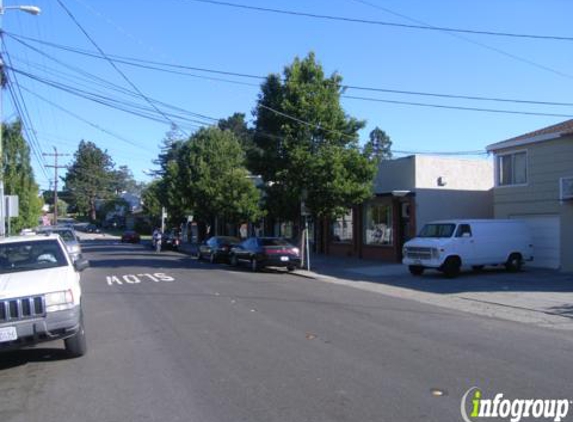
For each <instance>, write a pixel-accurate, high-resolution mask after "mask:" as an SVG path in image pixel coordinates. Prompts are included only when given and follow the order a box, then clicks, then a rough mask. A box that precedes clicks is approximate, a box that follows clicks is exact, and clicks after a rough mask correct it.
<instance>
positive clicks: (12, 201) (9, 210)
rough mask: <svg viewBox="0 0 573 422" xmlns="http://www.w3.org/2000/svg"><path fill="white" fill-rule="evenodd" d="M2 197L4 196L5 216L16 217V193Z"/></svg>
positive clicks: (17, 205) (17, 203) (17, 204)
mask: <svg viewBox="0 0 573 422" xmlns="http://www.w3.org/2000/svg"><path fill="white" fill-rule="evenodd" d="M4 198H6V217H7V218H10V217H18V211H19V202H18V195H5V196H4Z"/></svg>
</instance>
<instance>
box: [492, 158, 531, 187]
mask: <svg viewBox="0 0 573 422" xmlns="http://www.w3.org/2000/svg"><path fill="white" fill-rule="evenodd" d="M497 182H498V183H497V184H498V185H499V186H511V185H524V184H526V183H527V154H526V152H525V151H522V152H516V153H514V154H504V155H500V156H499V157H498V180H497Z"/></svg>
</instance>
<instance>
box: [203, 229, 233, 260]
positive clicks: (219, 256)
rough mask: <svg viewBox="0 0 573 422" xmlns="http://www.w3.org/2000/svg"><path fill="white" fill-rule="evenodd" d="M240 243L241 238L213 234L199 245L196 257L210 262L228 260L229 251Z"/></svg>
mask: <svg viewBox="0 0 573 422" xmlns="http://www.w3.org/2000/svg"><path fill="white" fill-rule="evenodd" d="M239 243H241V240H240V239H238V238H236V237H231V236H213V237H211V238H210V239H209V240H207V241H205V242H203V243H202V244H201V245H199V252H198V258H199V259H207V260H209V262H211V263H213V264H214V263H215V262H218V261H226V262H229V252H231V249H232V248H233V247H234V246H236V245H238V244H239Z"/></svg>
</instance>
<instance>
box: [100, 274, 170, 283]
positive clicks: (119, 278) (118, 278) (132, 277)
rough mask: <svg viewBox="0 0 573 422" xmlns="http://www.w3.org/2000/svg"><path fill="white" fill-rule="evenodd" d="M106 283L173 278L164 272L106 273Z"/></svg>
mask: <svg viewBox="0 0 573 422" xmlns="http://www.w3.org/2000/svg"><path fill="white" fill-rule="evenodd" d="M106 279H107V284H108V285H109V286H112V285H114V284H118V285H120V286H121V285H123V284H140V283H141V282H142V281H144V282H145V281H153V282H155V283H161V282H172V281H175V279H174V278H173V277H171V276H168V275H167V274H165V273H153V274H150V273H143V274H125V275H108V276H107V277H106Z"/></svg>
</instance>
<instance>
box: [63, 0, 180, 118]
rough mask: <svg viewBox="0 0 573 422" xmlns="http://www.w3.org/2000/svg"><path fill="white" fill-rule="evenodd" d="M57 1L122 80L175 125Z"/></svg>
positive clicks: (64, 6)
mask: <svg viewBox="0 0 573 422" xmlns="http://www.w3.org/2000/svg"><path fill="white" fill-rule="evenodd" d="M56 1H57V3H58V4H59V5H60V6H61V8H62V9H63V10H64V11H65V12H66V14H67V15H68V16H69V17H70V19H71V20H72V21H73V22H74V23H75V25H76V26H77V27H78V28H79V30H80V31H81V32H82V33H83V34H84V35H85V37H86V38H87V39H88V40H89V41H90V43H91V44H92V45H93V46H94V47H95V48H96V50H98V51H99V52H100V54H101V55H102V56H103V57H104V58H106V60H107V61H108V63H109V64H110V65H111V67H113V68H114V69H115V70H116V72H117V73H118V74H119V75H120V76H121V77H122V78H123V80H124V81H125V82H126V83H127V84H128V85H129V86H131V88H133V89H134V90H135V91H136V92H137V93H138V94H139V95H140V96H141V97H142V98H143V99H144V100H145V101H146V102H147V103H148V104H149V105H150V106H151V107H152V108H153V109H155V111H156V112H157V113H159V114H160V115H161V116H163V118H164V119H165V120H166V121H167V123H169V124H170V125H172V126H175V127H177V124H176V123H175V122H174V121H173V120H172V119H171V118H169V116H167V114H165V113H164V112H163V111H162V110H160V109H159V108H158V107H157V106H156V105H155V104H154V103H153V101H151V100H150V99H149V98H148V97H147V96H146V95H145V94H144V93H143V92H142V91H141V90H140V89H139V88H138V87H137V85H135V84H134V83H133V82H132V81H131V79H129V78H128V77H127V75H126V74H125V73H124V72H123V71H122V70H121V69H120V68H119V67H118V66H117V65H116V64H115V63H114V62H113V61H112V60H110V59H109V57H108V56H107V54H106V53H105V52H104V51H103V49H102V48H101V47H100V46H99V45H98V44H97V43H96V42H95V40H94V39H93V38H92V37H91V36H90V34H89V33H88V32H87V31H86V30H85V29H84V27H83V26H82V25H81V24H80V23H79V21H78V20H77V19H76V17H75V16H74V15H73V14H72V12H71V11H70V10H69V9H68V8H67V7H66V5H65V4H64V3H63V1H62V0H56Z"/></svg>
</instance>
